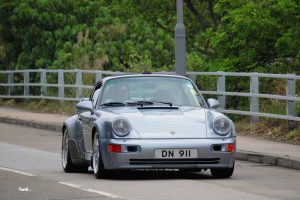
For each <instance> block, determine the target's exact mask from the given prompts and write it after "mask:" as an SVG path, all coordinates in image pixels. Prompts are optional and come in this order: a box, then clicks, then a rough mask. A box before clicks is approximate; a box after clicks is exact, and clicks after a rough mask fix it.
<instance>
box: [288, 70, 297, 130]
mask: <svg viewBox="0 0 300 200" xmlns="http://www.w3.org/2000/svg"><path fill="white" fill-rule="evenodd" d="M291 75H295V74H291ZM286 96H288V97H295V96H296V80H295V79H287V82H286ZM286 112H287V115H289V116H296V115H297V114H296V103H295V102H294V101H287V102H286ZM288 127H289V129H294V128H295V127H296V122H295V121H291V120H288Z"/></svg>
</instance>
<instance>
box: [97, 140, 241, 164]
mask: <svg viewBox="0 0 300 200" xmlns="http://www.w3.org/2000/svg"><path fill="white" fill-rule="evenodd" d="M108 144H114V145H121V146H122V153H115V152H108V150H107V146H108ZM227 144H234V147H235V148H234V151H233V152H228V151H227V149H226V146H227ZM100 147H101V155H102V159H103V164H104V167H105V168H106V169H184V168H185V169H188V168H193V169H197V168H198V169H203V168H228V167H233V165H234V161H235V149H236V139H235V137H234V138H225V139H101V140H100ZM214 147H217V148H214ZM219 147H220V148H219ZM224 147H225V149H224ZM155 149H198V158H192V159H189V158H185V159H157V158H155V153H154V152H155ZM128 150H129V151H128Z"/></svg>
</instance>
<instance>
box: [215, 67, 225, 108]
mask: <svg viewBox="0 0 300 200" xmlns="http://www.w3.org/2000/svg"><path fill="white" fill-rule="evenodd" d="M220 73H221V75H219V76H218V78H217V91H218V92H225V74H223V72H220ZM218 101H219V102H220V108H223V109H225V107H226V96H225V95H218Z"/></svg>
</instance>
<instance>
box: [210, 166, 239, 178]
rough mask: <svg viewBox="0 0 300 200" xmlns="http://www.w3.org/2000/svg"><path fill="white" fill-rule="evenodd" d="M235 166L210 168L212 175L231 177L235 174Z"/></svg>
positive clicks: (215, 176)
mask: <svg viewBox="0 0 300 200" xmlns="http://www.w3.org/2000/svg"><path fill="white" fill-rule="evenodd" d="M233 171H234V166H233V167H230V168H214V169H210V172H211V175H212V176H213V177H214V178H230V177H231V176H232V174H233Z"/></svg>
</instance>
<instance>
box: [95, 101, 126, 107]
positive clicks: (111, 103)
mask: <svg viewBox="0 0 300 200" xmlns="http://www.w3.org/2000/svg"><path fill="white" fill-rule="evenodd" d="M125 105H126V104H125V103H122V102H109V103H103V104H101V105H100V106H125Z"/></svg>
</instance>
